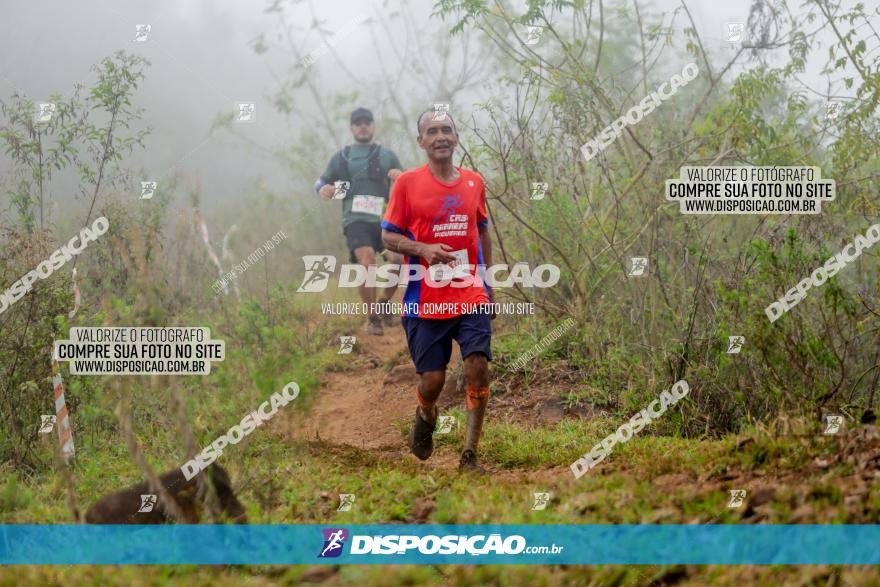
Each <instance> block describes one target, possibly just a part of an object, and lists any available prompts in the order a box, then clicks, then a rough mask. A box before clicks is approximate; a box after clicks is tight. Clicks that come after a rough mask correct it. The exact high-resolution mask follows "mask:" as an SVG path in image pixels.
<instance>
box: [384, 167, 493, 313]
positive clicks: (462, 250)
mask: <svg viewBox="0 0 880 587" xmlns="http://www.w3.org/2000/svg"><path fill="white" fill-rule="evenodd" d="M457 169H458V171H459V174H460V175H459V178H458V179H457V180H456V181H455V182H453V183H444V182H442V181H440V180H439V179H437V178H436V177H434V175H433V174H432V173H431V170H430V169H429V168H428V166H427V165H424V166H422V167H419V168H418V169H412V170H410V171H406V172H404V173H403V174H401V175H400V177H398V178H397V180H396V181H395V182H394V187H393V188H392V190H391V201H390V203H389V204H388V209H387V210H386V211H385V219H384V220H383V221H382V228H384V229H385V230H388V231H391V232H396V233H399V234H402V235H404V236H407V237H409V238H410V239H412V240H414V241H417V242H422V243H425V244H429V245H432V244H436V243H443V244H447V245H449V246H450V247H452V251H450V253H451V254H453V255H455V256H456V257H457V259H456V261H454V262H452V263H449V264H445V265H444V266H441V267H438V266H435V267H434V269H433V270H429V268H428V264H427V263H426V262H425V260H424V259H422V258H421V257H410V256H407V257H406V260H405V261H404V262H405V263H406V265H410V264H416V263H419V264H420V265H421V266H422V269H423V271H424V275H423V276H422V278H421V279H419V280H415V279H413V277H412V275H413V273H414V272H413V271H411V272H410V278H409V282H408V283H407V286H406V292H405V293H404V294H403V310H404V311H403V315H404V316H410V317H418V318H432V319H445V318H454V317H456V316H459V315H461V314H463V313H465V312H464V310H465V309H467V308H471V309H470V311H473V308H475V307H476V306H477V305H479V304H486V303H488V302H489V297H488V289H487V287H486V286H485V285H483V283H484V281H485V269H484V268H483V267H480V266H484V265H485V261H484V260H483V247H482V245H481V243H480V233H479V228H480V227H484V226H488V225H489V218H488V215H487V212H486V185H485V184H484V183H483V178H482V177H480V175H479V174H478V173H474V172H473V171H470V170H469V169H462V168H461V167H458V168H457ZM466 265H469V266H470V267H469V268H468V269H469V271H467V272H468V274H469V275H470V279H473V276H474V275H475V274H477V273H478V272H479V274H480V275H481V276H482V279H479V278H478V280H475V281H474V282H473V283H474V284H473V285H468V286H467V287H452V283H453V282H454V281H456V280H457V281H458V283H459V284H460V283H462V281H461V279H458V278H460V277H464V274H463V271H466V269H465V267H464V266H466ZM438 268H442V270H443V271H444V272H443V273H442V274H438V273H435V272H434V271H435V270H436V269H438ZM443 275H445V276H446V279H445V281H444V278H443V277H442V276H443ZM432 276H435V277H436V280H432V279H431V278H432ZM450 277H451V278H453V279H449V278H450ZM405 278H406V276H405V271H401V279H405ZM429 280H430V282H431V283H433V285H429V284H428V283H429ZM465 280H466V281H469V279H468V278H465ZM440 283H446V285H442V286H440V287H436V285H438V284H440Z"/></svg>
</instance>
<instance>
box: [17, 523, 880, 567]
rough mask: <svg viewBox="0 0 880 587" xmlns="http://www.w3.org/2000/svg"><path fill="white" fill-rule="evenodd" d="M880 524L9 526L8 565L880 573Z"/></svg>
mask: <svg viewBox="0 0 880 587" xmlns="http://www.w3.org/2000/svg"><path fill="white" fill-rule="evenodd" d="M878 545H880V526H877V525H748V526H737V525H720V524H719V525H514V524H467V525H463V524H461V525H459V524H450V525H424V524H419V525H408V524H351V525H345V526H337V525H330V524H327V525H240V526H236V525H192V526H188V525H168V526H99V525H48V524H37V525H31V524H7V525H0V564H4V565H9V564H18V565H21V564H28V565H34V564H37V565H71V564H82V565H95V564H99V565H108V564H114V565H115V564H133V565H147V564H149V565H155V564H163V565H176V564H201V565H217V564H254V565H302V564H309V565H313V564H323V563H326V564H382V565H387V564H432V565H436V564H454V565H462V564H465V565H468V564H471V565H473V564H481V565H497V564H516V565H531V564H540V565H546V564H565V565H597V564H611V565H623V564H627V565H631V564H652V565H670V564H757V565H771V564H773V565H794V564H797V565H814V564H835V565H856V564H857V565H865V564H878V563H880V548H878Z"/></svg>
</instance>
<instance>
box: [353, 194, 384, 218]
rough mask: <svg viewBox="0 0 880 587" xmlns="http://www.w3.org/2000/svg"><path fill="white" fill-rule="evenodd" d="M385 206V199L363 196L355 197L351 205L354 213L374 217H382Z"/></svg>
mask: <svg viewBox="0 0 880 587" xmlns="http://www.w3.org/2000/svg"><path fill="white" fill-rule="evenodd" d="M384 205H385V198H380V197H379V196H363V195H358V196H355V197H354V200H353V201H352V203H351V211H352V212H360V213H362V214H372V215H373V216H381V215H382V207H383V206H384Z"/></svg>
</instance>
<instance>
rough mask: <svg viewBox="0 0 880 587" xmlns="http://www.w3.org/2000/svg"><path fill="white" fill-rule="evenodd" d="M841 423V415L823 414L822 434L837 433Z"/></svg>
mask: <svg viewBox="0 0 880 587" xmlns="http://www.w3.org/2000/svg"><path fill="white" fill-rule="evenodd" d="M842 425H843V416H841V415H839V414H826V415H825V432H824V434H837V433H838V432H840V427H841V426H842Z"/></svg>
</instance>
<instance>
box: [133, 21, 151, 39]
mask: <svg viewBox="0 0 880 587" xmlns="http://www.w3.org/2000/svg"><path fill="white" fill-rule="evenodd" d="M151 30H153V27H152V26H150V25H148V24H136V25H134V42H135V43H143V42H145V41H146V40H147V39H149V38H150V31H151Z"/></svg>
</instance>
